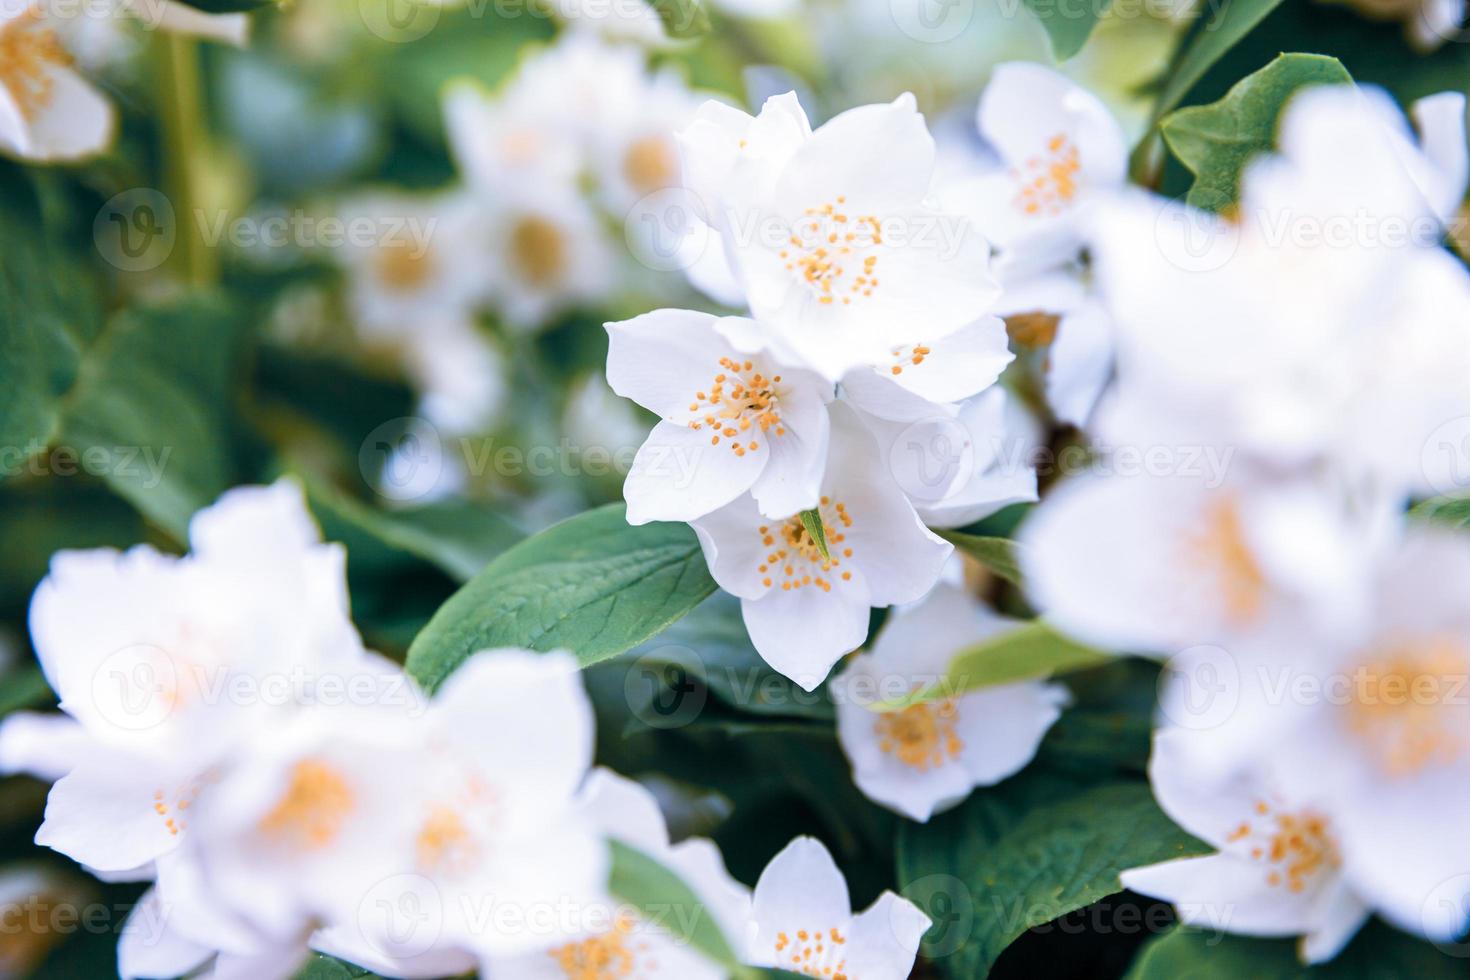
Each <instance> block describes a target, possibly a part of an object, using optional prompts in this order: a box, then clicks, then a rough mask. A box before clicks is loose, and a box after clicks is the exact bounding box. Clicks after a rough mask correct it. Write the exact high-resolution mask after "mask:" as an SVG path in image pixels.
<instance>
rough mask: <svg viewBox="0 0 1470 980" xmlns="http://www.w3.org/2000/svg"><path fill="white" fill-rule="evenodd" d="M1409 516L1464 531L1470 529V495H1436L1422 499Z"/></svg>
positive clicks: (1410, 511)
mask: <svg viewBox="0 0 1470 980" xmlns="http://www.w3.org/2000/svg"><path fill="white" fill-rule="evenodd" d="M1409 516H1410V517H1412V518H1414V519H1415V520H1421V521H1429V522H1430V523H1433V524H1438V525H1440V526H1441V527H1448V528H1453V529H1455V530H1457V531H1464V530H1467V529H1470V497H1434V498H1432V499H1429V500H1424V501H1420V502H1419V503H1417V504H1415V505H1414V506H1413V507H1412V508H1411V509H1410V510H1409Z"/></svg>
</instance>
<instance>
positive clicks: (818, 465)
mask: <svg viewBox="0 0 1470 980" xmlns="http://www.w3.org/2000/svg"><path fill="white" fill-rule="evenodd" d="M607 332H608V340H609V347H608V357H607V379H608V384H610V385H611V386H612V389H613V390H614V391H615V392H617V393H618V394H619V395H622V396H623V397H624V398H630V399H632V400H633V401H636V402H637V403H638V404H640V405H642V406H643V407H644V408H646V409H648V410H649V411H651V412H656V413H658V414H659V415H660V416H661V421H660V422H659V423H658V425H656V426H655V427H654V429H653V431H652V432H651V433H649V436H648V439H647V440H646V441H645V442H644V443H643V446H642V448H641V449H639V450H638V455H637V456H636V457H635V458H634V460H633V468H632V470H631V471H630V472H629V473H628V479H627V482H626V483H625V484H624V487H623V495H624V496H625V497H626V498H627V501H628V520H629V521H630V522H631V523H634V524H643V523H646V522H648V521H653V520H663V521H688V520H693V519H695V518H698V517H703V516H705V515H706V514H709V513H710V512H712V511H715V510H718V509H719V508H721V507H723V506H725V505H726V504H729V503H730V502H731V501H732V500H734V499H735V498H737V497H739V496H741V495H742V494H744V493H745V492H746V491H750V493H751V494H752V495H753V496H754V500H755V505H756V507H757V508H758V510H759V512H760V513H762V514H765V515H768V516H769V515H776V516H778V517H784V516H786V515H788V514H794V513H796V512H797V511H800V510H805V509H807V508H809V507H812V506H815V505H816V502H817V498H818V497H819V496H820V495H821V494H820V487H821V481H822V469H823V466H824V465H825V464H826V460H827V443H828V420H827V409H826V405H827V403H828V402H830V401H831V400H832V394H833V391H832V385H831V384H830V383H829V382H827V381H825V380H823V378H822V377H821V376H820V375H818V374H815V373H814V372H812V371H808V370H806V369H804V368H799V367H791V366H789V365H787V364H784V363H782V362H781V361H779V360H777V359H775V358H774V357H772V356H771V355H770V354H769V353H767V352H766V351H764V350H761V349H760V348H759V347H758V346H756V345H755V344H752V343H750V341H752V340H755V341H756V342H759V340H760V337H759V334H758V332H757V331H756V330H755V329H754V327H753V325H752V324H751V323H750V321H748V320H743V319H742V318H739V317H724V318H721V317H714V316H711V315H709V314H707V313H695V312H693V311H689V310H658V311H655V312H653V313H645V314H644V315H643V316H640V317H636V318H634V319H632V320H627V321H624V322H622V323H610V324H608V325H607Z"/></svg>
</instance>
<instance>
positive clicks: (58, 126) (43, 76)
mask: <svg viewBox="0 0 1470 980" xmlns="http://www.w3.org/2000/svg"><path fill="white" fill-rule="evenodd" d="M116 129H117V117H116V113H115V112H114V110H113V107H112V103H111V102H109V101H108V100H107V99H106V97H104V96H103V95H102V94H101V93H100V92H98V91H97V90H96V89H95V88H94V87H93V86H92V84H91V83H90V82H88V81H87V80H86V79H84V78H83V77H82V76H81V75H80V74H78V73H77V72H76V70H75V69H74V68H73V67H72V57H71V55H70V54H69V53H68V52H67V50H66V48H65V47H64V46H63V44H62V42H61V39H60V38H59V37H58V36H57V32H56V27H55V25H54V24H53V23H52V22H51V21H50V20H49V19H48V17H47V15H46V13H45V12H44V9H43V5H42V4H41V3H40V0H36V2H33V3H7V4H6V5H5V6H4V7H3V8H0V150H3V151H5V152H7V153H11V154H14V155H15V156H18V157H21V158H24V159H27V160H34V161H37V162H41V163H49V162H55V161H69V160H78V159H81V158H84V157H89V156H93V155H95V154H98V153H101V152H102V151H103V150H105V149H107V147H108V146H110V145H111V144H112V139H113V134H114V132H115V130H116Z"/></svg>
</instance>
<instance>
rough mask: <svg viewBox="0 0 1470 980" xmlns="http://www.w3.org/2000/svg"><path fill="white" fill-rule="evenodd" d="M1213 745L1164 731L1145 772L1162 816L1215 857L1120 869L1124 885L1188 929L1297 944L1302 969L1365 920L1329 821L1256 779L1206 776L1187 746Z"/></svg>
mask: <svg viewBox="0 0 1470 980" xmlns="http://www.w3.org/2000/svg"><path fill="white" fill-rule="evenodd" d="M1209 737H1214V736H1213V735H1212V734H1210V733H1200V732H1189V731H1184V730H1182V729H1165V730H1162V731H1160V732H1159V733H1158V734H1157V735H1156V736H1155V737H1154V750H1153V757H1152V758H1151V759H1150V760H1149V767H1148V773H1149V780H1150V782H1152V784H1153V790H1154V796H1155V798H1157V799H1158V801H1159V806H1161V807H1162V808H1163V810H1164V812H1165V813H1167V814H1168V815H1169V816H1170V818H1171V819H1173V820H1174V822H1175V823H1177V824H1179V826H1181V827H1183V828H1184V829H1185V830H1187V831H1189V832H1190V833H1191V834H1193V835H1194V836H1196V837H1198V838H1199V839H1200V840H1202V841H1204V842H1205V843H1207V844H1210V845H1212V846H1213V847H1215V848H1217V849H1218V853H1216V854H1211V855H1209V856H1207V857H1194V858H1179V859H1176V860H1173V861H1165V862H1162V863H1160V864H1154V865H1149V866H1148V867H1144V868H1133V869H1131V870H1128V871H1124V872H1123V874H1122V875H1121V878H1122V882H1123V885H1124V887H1126V888H1129V889H1132V890H1133V891H1136V892H1139V893H1140V894H1143V895H1148V896H1150V897H1152V898H1159V899H1163V900H1164V901H1167V902H1170V903H1172V904H1173V905H1174V907H1175V908H1176V909H1177V910H1178V913H1179V918H1180V920H1181V921H1182V922H1184V924H1186V925H1190V926H1195V927H1197V928H1201V929H1211V930H1218V931H1223V932H1232V933H1240V934H1244V935H1247V936H1301V937H1302V939H1301V943H1300V946H1299V952H1300V955H1301V958H1302V960H1303V961H1304V962H1307V963H1321V962H1324V961H1326V960H1330V959H1332V957H1334V956H1336V955H1337V953H1338V952H1339V951H1340V950H1341V949H1342V947H1343V946H1345V945H1347V942H1348V940H1350V939H1352V938H1353V935H1354V934H1355V933H1356V932H1357V931H1358V929H1359V927H1361V926H1362V925H1363V923H1364V922H1365V921H1367V919H1368V914H1369V909H1368V906H1367V905H1365V904H1364V903H1363V901H1362V900H1361V899H1360V898H1359V897H1358V895H1357V894H1356V893H1355V889H1354V886H1353V883H1352V881H1351V879H1350V876H1349V875H1347V874H1345V873H1344V869H1343V866H1342V853H1341V847H1340V844H1339V841H1338V837H1337V830H1336V825H1335V823H1334V821H1333V820H1332V819H1330V818H1329V817H1328V816H1326V815H1324V814H1322V813H1320V812H1318V811H1317V810H1315V809H1313V808H1312V806H1310V805H1307V804H1304V803H1303V799H1302V797H1301V796H1300V795H1299V794H1297V793H1290V794H1286V795H1282V794H1281V793H1279V792H1276V791H1275V789H1274V788H1272V785H1271V783H1270V781H1269V780H1267V779H1266V778H1264V776H1262V775H1261V774H1259V773H1245V774H1241V775H1237V776H1235V777H1233V778H1229V779H1224V780H1211V779H1209V778H1205V777H1202V775H1201V773H1200V771H1199V769H1198V768H1197V767H1196V766H1195V765H1194V764H1193V762H1192V760H1191V759H1190V756H1189V752H1188V748H1187V745H1186V744H1185V743H1187V741H1189V740H1198V739H1201V738H1209Z"/></svg>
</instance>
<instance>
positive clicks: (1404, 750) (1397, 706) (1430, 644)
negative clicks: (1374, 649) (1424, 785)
mask: <svg viewBox="0 0 1470 980" xmlns="http://www.w3.org/2000/svg"><path fill="white" fill-rule="evenodd" d="M1467 675H1470V650H1467V649H1466V648H1465V646H1464V644H1462V643H1460V642H1458V641H1457V640H1455V639H1454V638H1451V637H1444V636H1430V637H1424V638H1419V639H1417V640H1414V641H1411V642H1407V643H1401V644H1398V645H1395V646H1392V647H1390V648H1388V649H1387V650H1386V651H1384V652H1383V654H1382V655H1381V656H1380V657H1379V658H1377V659H1375V660H1372V661H1370V662H1368V663H1366V664H1364V665H1363V666H1361V667H1360V668H1359V669H1358V671H1357V672H1356V673H1355V674H1354V677H1353V689H1352V701H1351V702H1350V703H1349V705H1348V725H1349V727H1350V728H1351V729H1352V730H1353V731H1354V732H1355V733H1356V734H1357V735H1359V736H1360V737H1361V738H1362V740H1363V744H1364V745H1365V746H1366V747H1367V749H1368V751H1369V752H1370V753H1371V754H1372V755H1373V756H1374V757H1375V758H1376V761H1377V762H1378V764H1379V766H1380V768H1381V769H1382V770H1383V771H1384V772H1385V773H1387V774H1389V775H1391V776H1405V775H1412V774H1414V773H1418V772H1422V771H1423V770H1425V769H1427V768H1429V767H1431V766H1442V765H1448V764H1450V763H1453V762H1455V761H1456V760H1458V759H1460V758H1461V757H1462V756H1463V755H1464V752H1465V748H1466V745H1467V741H1470V718H1467V715H1470V712H1467V710H1466V707H1465V706H1466V703H1467V702H1466V695H1465V687H1466V683H1465V682H1466V677H1467Z"/></svg>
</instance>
